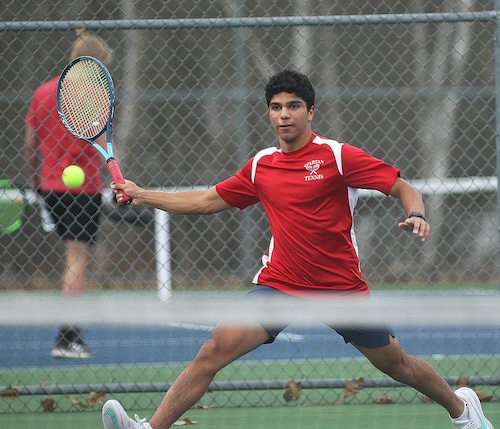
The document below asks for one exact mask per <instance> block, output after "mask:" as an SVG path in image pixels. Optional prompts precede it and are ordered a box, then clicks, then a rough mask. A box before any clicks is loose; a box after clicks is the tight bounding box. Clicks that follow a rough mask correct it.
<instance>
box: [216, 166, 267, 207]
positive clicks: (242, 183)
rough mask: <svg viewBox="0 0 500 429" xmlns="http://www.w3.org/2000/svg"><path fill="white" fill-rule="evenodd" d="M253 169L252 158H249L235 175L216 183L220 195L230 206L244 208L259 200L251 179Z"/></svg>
mask: <svg viewBox="0 0 500 429" xmlns="http://www.w3.org/2000/svg"><path fill="white" fill-rule="evenodd" d="M251 170H252V160H249V161H248V162H247V163H246V164H245V165H244V166H243V168H242V169H241V170H240V171H238V172H237V173H236V174H235V175H234V176H232V177H230V178H229V179H226V180H224V181H223V182H220V183H219V184H217V185H215V190H216V191H217V193H218V194H219V196H220V197H221V198H222V199H223V200H224V201H225V202H226V203H227V204H229V205H230V206H233V207H238V208H239V209H241V210H243V209H244V208H245V207H248V206H251V205H252V204H256V203H258V202H259V198H258V197H257V195H256V193H255V186H254V184H253V183H252V181H251Z"/></svg>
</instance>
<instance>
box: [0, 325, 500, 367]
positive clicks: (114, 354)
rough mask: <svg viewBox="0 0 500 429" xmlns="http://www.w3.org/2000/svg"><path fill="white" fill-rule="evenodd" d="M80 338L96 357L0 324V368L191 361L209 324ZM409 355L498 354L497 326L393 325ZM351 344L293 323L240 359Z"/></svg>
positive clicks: (347, 350) (314, 353) (107, 331)
mask: <svg viewBox="0 0 500 429" xmlns="http://www.w3.org/2000/svg"><path fill="white" fill-rule="evenodd" d="M82 330H83V334H84V338H85V340H86V342H87V343H88V344H89V346H90V348H91V349H92V350H93V351H94V352H95V357H94V358H91V359H85V360H75V359H56V358H52V357H51V356H50V351H51V349H52V347H53V345H54V340H55V337H56V335H57V328H56V327H0V368H16V367H17V368H19V367H43V366H64V365H71V366H77V365H89V364H90V365H113V364H121V365H127V364H150V363H164V362H169V363H175V362H188V361H190V360H191V359H192V358H193V357H194V355H195V354H196V352H197V351H198V349H199V347H200V345H201V344H202V343H203V341H204V340H205V339H206V338H208V336H209V335H210V332H211V328H210V327H206V326H199V325H178V326H169V327H161V328H160V327H144V326H140V327H130V326H127V327H114V326H109V325H104V326H84V327H82ZM395 331H396V335H397V336H398V338H399V340H400V342H401V343H402V344H403V347H404V348H405V349H406V350H407V351H408V352H409V353H410V354H412V355H421V356H431V355H475V356H477V355H489V356H491V355H500V328H499V327H497V326H489V327H482V328H478V327H475V326H474V327H471V328H467V327H453V328H450V327H419V328H411V329H410V328H398V327H395ZM359 356H360V354H359V352H357V350H355V349H354V347H352V346H350V345H346V344H344V341H343V339H342V337H340V336H339V335H338V334H337V333H336V332H335V331H332V330H330V329H329V328H327V327H315V328H302V327H294V326H293V325H292V326H291V327H289V328H288V329H287V330H286V331H284V332H283V333H282V334H281V335H280V336H279V337H278V339H277V340H276V341H275V343H274V344H271V345H264V346H261V347H259V348H258V349H257V350H255V351H253V352H251V353H249V354H248V355H246V356H245V357H243V358H242V359H245V360H289V359H319V358H322V359H328V358H350V357H359Z"/></svg>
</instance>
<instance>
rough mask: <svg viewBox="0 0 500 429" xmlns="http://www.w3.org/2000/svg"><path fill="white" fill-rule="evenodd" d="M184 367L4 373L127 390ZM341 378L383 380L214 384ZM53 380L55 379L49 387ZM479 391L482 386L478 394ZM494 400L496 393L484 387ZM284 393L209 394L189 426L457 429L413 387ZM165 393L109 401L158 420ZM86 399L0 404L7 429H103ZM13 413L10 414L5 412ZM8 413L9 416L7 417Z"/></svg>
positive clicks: (494, 417) (475, 366)
mask: <svg viewBox="0 0 500 429" xmlns="http://www.w3.org/2000/svg"><path fill="white" fill-rule="evenodd" d="M430 361H431V363H432V364H433V365H434V366H436V367H437V368H438V370H440V371H442V372H445V373H449V372H450V371H454V372H456V373H457V374H460V373H461V371H473V372H474V373H475V374H476V375H478V374H481V373H482V372H491V368H492V367H494V366H495V365H496V367H497V368H498V365H499V364H498V359H495V358H494V357H481V358H477V357H474V358H461V357H454V358H447V357H444V358H436V359H430ZM182 368H183V366H182V365H173V366H172V365H169V366H168V367H167V366H162V365H145V366H130V367H128V366H127V367H123V366H122V367H119V366H105V367H95V368H71V367H67V368H57V369H56V368H52V369H50V371H48V370H47V369H43V368H36V369H24V370H16V371H11V370H3V371H1V372H0V377H1V379H2V381H8V382H9V383H11V382H15V381H17V383H19V384H27V385H29V384H34V383H38V384H39V385H43V384H44V383H45V385H47V386H48V385H50V384H51V383H54V382H57V381H58V380H59V381H61V380H64V381H65V382H73V383H75V384H78V383H85V382H86V383H112V382H119V383H122V384H123V385H125V384H127V383H134V382H137V381H138V380H143V381H150V382H159V381H173V380H174V379H175V377H176V376H177V374H178V373H179V372H180V371H181V370H182ZM327 373H329V374H335V375H336V376H338V377H340V378H349V377H351V378H356V377H360V376H363V377H373V378H377V377H382V374H381V373H379V372H378V371H377V370H376V369H374V368H373V367H372V366H371V365H370V364H369V363H367V362H366V361H365V359H362V358H360V359H349V360H347V361H332V362H326V361H323V362H315V361H309V362H308V361H301V362H293V363H286V364H283V363H279V362H267V363H255V362H253V363H252V362H237V363H234V364H233V365H230V366H228V367H227V368H225V369H224V370H222V371H221V372H220V373H219V374H218V375H217V377H216V379H215V381H219V382H223V381H231V380H232V381H235V379H236V378H237V377H238V378H240V379H241V378H242V379H244V380H259V379H263V378H272V379H276V380H282V379H292V378H294V379H295V380H297V381H300V379H301V378H308V379H314V378H320V377H321V376H322V377H325V374H327ZM49 377H50V379H49ZM478 387H479V386H478ZM480 388H482V389H483V390H485V391H491V392H493V391H494V390H495V389H496V391H498V387H496V386H484V387H480ZM283 393H284V391H283V389H268V390H241V391H240V390H238V391H213V392H208V393H207V394H206V395H205V396H204V397H203V398H202V399H201V401H200V403H199V404H198V408H196V409H192V410H189V411H188V412H187V413H186V414H185V415H184V416H183V418H187V419H189V420H191V421H196V422H197V423H196V425H197V426H195V427H200V428H234V427H236V428H243V429H247V428H248V429H255V428H257V427H259V428H260V427H272V428H278V429H279V428H283V429H285V428H295V427H297V428H299V427H300V428H303V427H310V428H321V427H329V428H334V427H339V428H344V427H348V428H388V427H389V428H390V427H394V428H405V429H411V428H419V429H420V428H422V427H427V428H442V427H444V428H446V427H451V425H450V423H449V420H448V417H447V415H446V412H445V411H444V410H443V409H441V407H439V406H438V405H436V404H432V403H425V402H424V401H423V400H422V397H421V395H420V394H418V393H416V392H415V391H414V390H413V389H410V388H408V387H387V388H363V389H361V390H360V391H359V392H358V393H356V394H355V395H352V396H350V397H347V398H346V399H345V400H343V401H341V398H342V397H343V395H344V393H345V392H344V389H302V391H301V396H300V398H299V399H297V400H294V401H290V402H286V401H285V400H284V398H283ZM387 395H390V397H391V398H392V402H393V403H389V404H373V401H374V400H375V399H377V398H383V397H387ZM162 397H163V392H148V393H134V394H130V393H120V394H110V393H108V394H106V397H105V399H104V400H106V399H110V398H116V399H118V400H120V401H121V402H122V403H123V404H124V406H125V408H126V410H127V411H128V412H129V414H130V415H133V414H134V413H137V414H139V415H140V416H141V417H146V418H149V417H150V416H151V414H152V412H153V409H152V404H158V403H159V401H160V400H161V398H162ZM47 398H51V399H54V400H55V402H54V405H55V410H54V411H55V412H53V413H44V412H43V411H42V409H43V407H42V406H41V402H42V401H43V400H45V399H47ZM86 398H89V395H88V394H67V395H37V396H27V395H26V396H19V397H16V398H6V397H3V398H0V402H1V403H3V406H2V408H3V410H2V412H0V427H1V428H2V429H17V428H23V429H29V428H37V429H39V428H51V429H59V428H61V429H62V428H71V427H76V428H100V427H101V426H102V424H101V417H100V409H101V406H102V405H101V403H96V404H95V406H94V407H89V408H86V407H81V406H78V405H75V404H74V403H73V404H71V403H70V402H71V400H73V402H75V401H79V402H80V403H84V402H85V401H86ZM6 405H8V407H9V411H8V412H7V413H5V411H6V410H5V408H4V407H5V406H6ZM483 405H484V410H485V413H486V414H487V416H488V418H489V419H490V420H491V422H492V423H493V424H494V425H497V426H498V427H500V406H499V398H498V397H496V398H494V399H493V401H492V402H489V403H484V404H483ZM3 413H5V414H3Z"/></svg>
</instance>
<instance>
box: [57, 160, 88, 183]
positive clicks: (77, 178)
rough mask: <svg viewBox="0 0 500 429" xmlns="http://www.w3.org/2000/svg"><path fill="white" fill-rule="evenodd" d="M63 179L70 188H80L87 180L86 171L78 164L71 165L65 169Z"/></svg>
mask: <svg viewBox="0 0 500 429" xmlns="http://www.w3.org/2000/svg"><path fill="white" fill-rule="evenodd" d="M62 181H63V183H64V184H65V185H66V186H67V187H68V188H78V187H79V186H82V185H83V182H85V173H84V172H83V170H82V169H81V168H80V167H78V165H70V166H69V167H66V168H65V169H64V171H63V173H62Z"/></svg>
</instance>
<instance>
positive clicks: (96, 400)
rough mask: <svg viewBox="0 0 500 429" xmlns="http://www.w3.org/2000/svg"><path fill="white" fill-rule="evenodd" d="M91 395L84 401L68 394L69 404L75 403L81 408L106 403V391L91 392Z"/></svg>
mask: <svg viewBox="0 0 500 429" xmlns="http://www.w3.org/2000/svg"><path fill="white" fill-rule="evenodd" d="M89 395H90V396H89V397H88V398H85V400H84V401H80V400H78V399H75V398H72V397H71V396H66V399H67V401H68V403H69V404H71V405H74V406H75V407H79V408H94V407H95V406H96V405H102V404H103V403H104V399H105V398H106V392H104V391H100V392H90V393H89Z"/></svg>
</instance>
